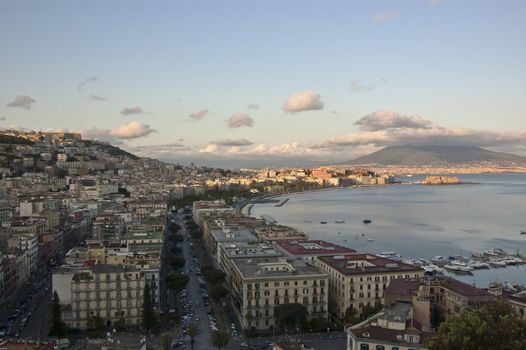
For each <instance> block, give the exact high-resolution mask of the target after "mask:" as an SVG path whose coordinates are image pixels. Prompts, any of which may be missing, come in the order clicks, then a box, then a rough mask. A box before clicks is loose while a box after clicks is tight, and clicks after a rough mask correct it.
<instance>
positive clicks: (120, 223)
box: [92, 214, 124, 241]
mask: <svg viewBox="0 0 526 350" xmlns="http://www.w3.org/2000/svg"><path fill="white" fill-rule="evenodd" d="M92 225H93V228H92V230H93V234H92V237H93V239H100V240H107V241H112V240H119V239H120V238H121V236H122V235H123V234H124V220H123V219H122V218H121V217H119V216H116V215H112V214H105V215H99V216H97V217H95V218H94V220H93V221H92Z"/></svg>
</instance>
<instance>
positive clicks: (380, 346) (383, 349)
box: [376, 345, 385, 350]
mask: <svg viewBox="0 0 526 350" xmlns="http://www.w3.org/2000/svg"><path fill="white" fill-rule="evenodd" d="M376 350H385V346H383V345H376Z"/></svg>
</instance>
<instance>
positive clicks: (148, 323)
mask: <svg viewBox="0 0 526 350" xmlns="http://www.w3.org/2000/svg"><path fill="white" fill-rule="evenodd" d="M142 325H143V327H144V329H145V330H146V331H147V332H151V331H152V330H153V329H154V328H155V326H157V314H156V313H155V310H154V308H153V302H152V296H151V292H150V285H149V284H148V283H146V285H145V286H144V293H143V302H142Z"/></svg>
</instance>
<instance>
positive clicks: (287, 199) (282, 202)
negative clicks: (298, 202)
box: [274, 198, 290, 207]
mask: <svg viewBox="0 0 526 350" xmlns="http://www.w3.org/2000/svg"><path fill="white" fill-rule="evenodd" d="M289 200H290V198H285V199H283V200H282V201H280V202H279V203H278V204H274V206H275V207H282V206H283V205H284V204H285V203H287V202H288V201H289Z"/></svg>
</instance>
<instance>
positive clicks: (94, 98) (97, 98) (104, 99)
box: [89, 94, 107, 101]
mask: <svg viewBox="0 0 526 350" xmlns="http://www.w3.org/2000/svg"><path fill="white" fill-rule="evenodd" d="M89 98H90V99H92V100H93V101H106V100H107V98H106V97H104V96H100V95H93V94H92V95H90V96H89Z"/></svg>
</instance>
